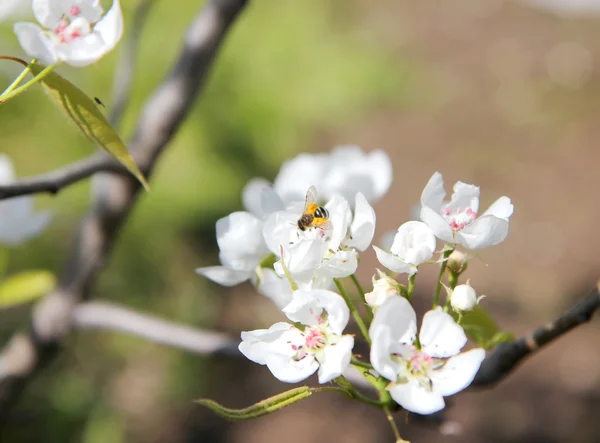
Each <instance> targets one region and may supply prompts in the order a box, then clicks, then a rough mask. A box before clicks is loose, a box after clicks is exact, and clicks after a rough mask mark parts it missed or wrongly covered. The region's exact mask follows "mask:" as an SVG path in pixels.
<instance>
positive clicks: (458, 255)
mask: <svg viewBox="0 0 600 443" xmlns="http://www.w3.org/2000/svg"><path fill="white" fill-rule="evenodd" d="M468 264H469V256H468V255H467V254H465V253H464V252H461V251H459V250H457V249H455V250H454V251H453V252H452V254H450V257H448V268H449V269H450V270H451V271H452V272H454V273H455V274H457V275H460V274H462V273H463V272H465V271H466V270H467V266H468Z"/></svg>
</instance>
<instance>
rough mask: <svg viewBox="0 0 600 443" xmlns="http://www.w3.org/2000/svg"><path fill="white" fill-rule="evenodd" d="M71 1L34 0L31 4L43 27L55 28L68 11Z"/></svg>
mask: <svg viewBox="0 0 600 443" xmlns="http://www.w3.org/2000/svg"><path fill="white" fill-rule="evenodd" d="M70 3H72V2H71V1H69V0H33V2H32V4H31V6H32V9H33V15H34V16H35V18H36V19H37V21H38V22H40V24H41V25H42V26H43V27H45V28H48V29H53V28H54V27H55V26H56V25H57V24H58V21H59V20H60V19H61V18H62V16H63V14H65V13H67V12H68V10H69V6H71V5H70Z"/></svg>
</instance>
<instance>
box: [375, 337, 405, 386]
mask: <svg viewBox="0 0 600 443" xmlns="http://www.w3.org/2000/svg"><path fill="white" fill-rule="evenodd" d="M369 337H371V354H370V360H371V364H372V365H373V368H375V370H376V371H377V372H378V373H379V374H380V375H381V376H383V377H385V378H387V379H388V380H391V381H396V379H397V378H398V372H400V367H401V363H400V362H398V361H397V360H392V358H391V354H392V349H393V348H394V346H395V345H396V343H397V342H395V341H394V340H393V338H392V331H391V329H390V328H387V327H377V328H373V326H371V328H370V329H369Z"/></svg>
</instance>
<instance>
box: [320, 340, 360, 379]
mask: <svg viewBox="0 0 600 443" xmlns="http://www.w3.org/2000/svg"><path fill="white" fill-rule="evenodd" d="M353 347H354V337H352V336H351V335H344V336H342V338H341V339H340V341H338V342H337V343H336V344H334V345H327V346H326V347H325V349H324V351H323V354H324V356H323V361H322V362H321V366H320V368H319V383H321V384H323V383H327V382H330V381H331V380H333V379H334V378H337V377H339V376H340V375H342V374H343V373H344V371H345V370H346V369H347V368H348V365H349V364H350V360H351V359H352V348H353Z"/></svg>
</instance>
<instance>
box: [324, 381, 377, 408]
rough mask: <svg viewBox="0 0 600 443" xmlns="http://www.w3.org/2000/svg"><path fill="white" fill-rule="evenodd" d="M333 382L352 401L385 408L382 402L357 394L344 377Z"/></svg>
mask: <svg viewBox="0 0 600 443" xmlns="http://www.w3.org/2000/svg"><path fill="white" fill-rule="evenodd" d="M334 381H335V382H336V383H337V384H338V385H339V386H340V388H338V389H342V390H343V391H344V394H345V395H347V396H348V397H350V398H353V399H354V400H358V401H360V402H362V403H366V404H368V405H371V406H375V407H376V408H383V407H385V405H384V404H383V403H382V402H380V401H377V400H373V399H372V398H369V397H366V396H365V395H363V394H361V393H360V392H358V391H357V390H356V388H355V387H354V386H353V385H352V383H350V382H349V381H348V379H346V377H344V376H343V375H340V376H339V377H337V378H336V379H335V380H334ZM317 389H319V388H317ZM330 389H331V388H330Z"/></svg>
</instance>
